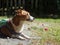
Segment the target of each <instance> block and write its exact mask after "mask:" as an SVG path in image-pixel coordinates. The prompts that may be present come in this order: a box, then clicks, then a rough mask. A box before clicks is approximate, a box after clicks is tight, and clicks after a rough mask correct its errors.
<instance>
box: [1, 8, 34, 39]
mask: <svg viewBox="0 0 60 45" xmlns="http://www.w3.org/2000/svg"><path fill="white" fill-rule="evenodd" d="M15 12H16V15H15V16H14V17H13V18H12V19H10V20H8V21H6V24H5V25H2V26H1V27H0V34H1V36H2V35H4V36H6V37H11V38H18V39H30V37H29V36H27V35H25V34H24V33H22V31H23V29H24V25H23V23H24V21H31V22H32V21H33V20H34V17H32V16H31V15H30V13H29V12H27V11H26V10H24V9H18V10H16V11H15Z"/></svg>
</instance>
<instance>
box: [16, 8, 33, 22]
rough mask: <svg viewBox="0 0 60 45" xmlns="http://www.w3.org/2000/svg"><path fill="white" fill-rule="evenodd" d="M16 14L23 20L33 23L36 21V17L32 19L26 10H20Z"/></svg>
mask: <svg viewBox="0 0 60 45" xmlns="http://www.w3.org/2000/svg"><path fill="white" fill-rule="evenodd" d="M15 12H16V15H18V16H19V17H20V18H21V20H27V21H31V22H32V21H33V20H34V17H32V16H31V15H30V13H29V12H28V11H26V10H24V9H18V10H16V11H15Z"/></svg>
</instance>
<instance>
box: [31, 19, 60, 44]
mask: <svg viewBox="0 0 60 45" xmlns="http://www.w3.org/2000/svg"><path fill="white" fill-rule="evenodd" d="M33 23H35V26H32V29H33V30H35V32H36V33H37V35H39V36H40V37H41V40H40V44H39V45H60V19H39V18H37V19H35V21H34V22H33Z"/></svg>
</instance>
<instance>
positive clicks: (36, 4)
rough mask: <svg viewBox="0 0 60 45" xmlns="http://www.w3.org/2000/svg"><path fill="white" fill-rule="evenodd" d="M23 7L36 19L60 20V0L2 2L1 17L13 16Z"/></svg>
mask: <svg viewBox="0 0 60 45" xmlns="http://www.w3.org/2000/svg"><path fill="white" fill-rule="evenodd" d="M21 6H22V7H24V9H26V10H27V11H29V12H30V13H31V15H32V16H34V17H38V18H60V0H0V16H13V15H14V10H15V9H19V8H20V7H21Z"/></svg>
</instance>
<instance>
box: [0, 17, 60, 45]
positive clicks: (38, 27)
mask: <svg viewBox="0 0 60 45" xmlns="http://www.w3.org/2000/svg"><path fill="white" fill-rule="evenodd" d="M0 19H7V17H0ZM27 24H29V25H30V28H29V29H31V31H32V32H33V33H34V35H35V36H39V37H41V39H40V42H39V44H38V45H60V19H42V18H36V19H35V20H34V21H33V22H32V23H31V22H27Z"/></svg>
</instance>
